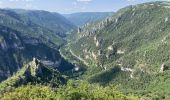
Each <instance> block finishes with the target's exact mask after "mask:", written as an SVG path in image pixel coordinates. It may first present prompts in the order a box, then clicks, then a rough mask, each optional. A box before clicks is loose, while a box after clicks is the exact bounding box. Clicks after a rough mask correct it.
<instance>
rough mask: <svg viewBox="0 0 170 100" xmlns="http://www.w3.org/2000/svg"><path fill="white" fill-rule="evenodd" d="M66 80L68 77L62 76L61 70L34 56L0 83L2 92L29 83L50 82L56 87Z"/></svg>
mask: <svg viewBox="0 0 170 100" xmlns="http://www.w3.org/2000/svg"><path fill="white" fill-rule="evenodd" d="M65 82H66V79H65V78H63V77H62V76H61V74H60V72H59V71H57V70H55V69H53V68H51V67H49V66H47V65H44V64H43V63H42V62H41V61H40V60H38V59H36V58H33V60H32V61H31V62H29V63H28V64H25V65H24V66H23V67H22V69H20V70H19V71H18V72H17V73H16V74H15V75H13V76H12V77H10V78H8V79H7V80H5V81H4V82H2V83H1V84H0V92H1V93H2V92H5V91H6V90H10V89H13V88H17V87H19V86H21V85H24V84H25V85H26V84H28V83H31V84H38V83H41V84H49V85H51V86H55V87H56V86H59V85H60V84H63V83H65Z"/></svg>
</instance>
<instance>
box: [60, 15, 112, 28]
mask: <svg viewBox="0 0 170 100" xmlns="http://www.w3.org/2000/svg"><path fill="white" fill-rule="evenodd" d="M113 14H114V13H113V12H80V13H73V14H63V16H65V17H66V18H67V19H68V20H69V21H70V22H72V23H74V24H75V25H76V26H79V27H80V26H83V25H85V24H87V23H93V22H96V21H100V20H102V19H105V18H106V17H109V16H112V15H113Z"/></svg>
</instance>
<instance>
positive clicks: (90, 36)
mask: <svg viewBox="0 0 170 100" xmlns="http://www.w3.org/2000/svg"><path fill="white" fill-rule="evenodd" d="M169 10H170V3H169V2H154V3H146V4H140V5H136V6H129V7H126V8H123V9H121V10H119V11H118V12H117V13H115V14H114V15H113V16H112V17H110V18H108V19H106V20H104V21H102V22H98V23H96V24H92V25H88V26H86V27H85V28H83V29H82V30H81V32H80V33H78V34H77V40H76V41H74V42H73V43H71V44H69V45H68V46H67V48H68V49H71V51H72V52H73V53H74V54H76V56H78V57H80V58H81V59H83V60H85V61H86V62H87V63H89V69H90V70H88V72H86V75H85V77H86V78H89V77H90V78H89V81H90V82H92V83H93V82H94V83H101V84H105V85H106V84H109V83H114V84H116V85H119V86H120V88H121V89H122V91H124V92H133V93H134V92H136V93H137V94H138V95H144V97H145V98H147V96H148V98H150V97H152V98H159V99H163V98H165V99H168V98H169V92H167V91H168V89H169V88H166V87H167V84H169V83H168V82H169V81H168V77H169V74H168V72H169V71H167V72H164V73H163V75H162V74H161V73H159V70H160V67H161V65H162V64H166V65H167V66H170V65H169V62H170V58H169V57H170V55H169V54H170V53H169V47H170V46H169V45H170V44H169V43H170V42H169V37H170V35H169V31H170V28H169V27H170V20H169V16H170V12H169ZM95 38H96V40H95ZM97 41H99V46H96V43H97ZM110 46H111V47H112V49H113V50H108V47H110ZM120 50H121V51H124V53H122V54H119V53H117V52H118V51H120ZM66 51H69V50H67V49H66ZM99 51H100V55H99V54H98V52H99ZM93 54H95V55H96V56H97V58H95V57H94V56H93ZM87 55H88V56H89V58H88V59H87V57H86V56H87ZM107 56H108V57H107ZM117 65H119V68H120V67H124V68H131V69H132V70H133V77H134V78H130V75H131V72H128V71H127V72H123V71H120V70H118V71H114V67H115V66H117ZM101 68H103V69H104V68H106V69H107V70H106V71H102V70H99V69H101ZM92 69H94V70H95V71H97V72H96V73H97V74H96V73H95V72H92V73H90V71H91V70H92ZM152 80H155V81H157V82H153V81H152ZM154 86H155V87H154ZM164 89H166V90H164ZM156 91H160V92H159V93H157V92H156ZM164 91H166V93H165V92H164ZM138 92H139V93H138Z"/></svg>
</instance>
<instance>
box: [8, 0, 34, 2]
mask: <svg viewBox="0 0 170 100" xmlns="http://www.w3.org/2000/svg"><path fill="white" fill-rule="evenodd" d="M9 1H10V2H18V1H22V2H31V1H33V0H9Z"/></svg>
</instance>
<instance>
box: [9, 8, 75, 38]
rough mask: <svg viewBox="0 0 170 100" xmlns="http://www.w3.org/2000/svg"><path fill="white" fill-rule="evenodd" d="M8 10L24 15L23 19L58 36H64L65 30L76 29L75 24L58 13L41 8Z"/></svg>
mask: <svg viewBox="0 0 170 100" xmlns="http://www.w3.org/2000/svg"><path fill="white" fill-rule="evenodd" d="M10 10H11V11H14V12H16V13H17V14H19V15H21V16H22V17H25V20H28V21H31V22H33V23H35V24H37V25H39V26H42V27H44V28H46V29H49V30H51V31H52V32H53V33H55V34H57V35H58V36H60V37H65V36H66V33H67V32H69V31H71V30H74V29H76V26H75V25H74V24H73V23H71V22H70V21H69V20H67V19H66V18H65V17H64V16H62V15H60V14H58V13H54V12H48V11H43V10H23V9H10Z"/></svg>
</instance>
